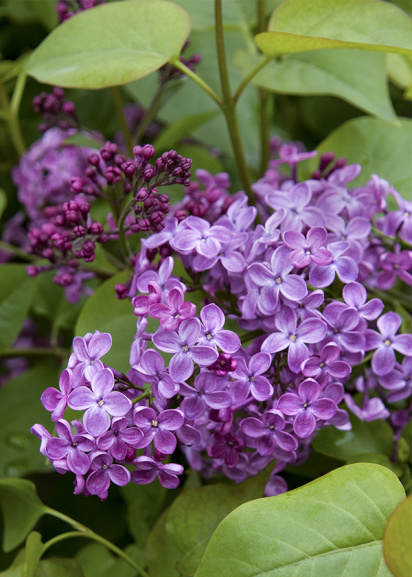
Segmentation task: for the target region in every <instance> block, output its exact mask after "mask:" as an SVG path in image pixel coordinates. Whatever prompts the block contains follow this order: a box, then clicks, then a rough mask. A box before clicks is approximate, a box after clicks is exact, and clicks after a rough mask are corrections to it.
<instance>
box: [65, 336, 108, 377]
mask: <svg viewBox="0 0 412 577" xmlns="http://www.w3.org/2000/svg"><path fill="white" fill-rule="evenodd" d="M111 346H112V336H111V335H110V334H109V333H100V332H99V331H95V332H94V334H93V335H91V337H90V338H89V339H86V337H85V338H83V337H75V338H74V339H73V355H72V356H71V358H70V362H71V364H72V365H73V367H74V369H75V373H76V375H78V374H79V373H81V374H84V376H85V377H86V379H87V380H88V381H90V380H91V379H92V377H93V376H94V375H95V374H96V373H97V372H98V371H100V370H102V369H103V368H104V365H103V363H102V362H101V361H100V358H101V357H102V356H103V355H105V354H106V353H107V352H108V351H109V350H110V347H111ZM76 360H77V363H76Z"/></svg>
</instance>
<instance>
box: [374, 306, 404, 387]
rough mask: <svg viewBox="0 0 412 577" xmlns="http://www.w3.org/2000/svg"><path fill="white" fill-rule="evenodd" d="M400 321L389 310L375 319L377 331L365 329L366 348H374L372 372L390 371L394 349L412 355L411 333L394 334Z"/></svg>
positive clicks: (393, 363)
mask: <svg viewBox="0 0 412 577" xmlns="http://www.w3.org/2000/svg"><path fill="white" fill-rule="evenodd" d="M401 323H402V320H401V317H400V316H399V315H398V314H396V313H394V312H392V311H391V312H389V313H385V314H384V315H382V316H381V317H380V318H379V319H378V320H377V325H378V329H379V331H380V332H379V333H378V332H377V331H374V330H372V329H367V331H366V350H367V351H371V350H373V349H376V350H375V352H374V353H373V357H372V363H371V364H372V369H373V372H374V373H375V374H376V375H378V376H382V375H386V374H388V373H390V372H391V370H392V369H393V368H394V367H395V364H396V356H395V351H398V352H400V353H401V354H402V355H405V356H407V357H410V356H411V355H412V335H411V334H401V335H397V334H396V333H397V332H398V330H399V328H400V326H401Z"/></svg>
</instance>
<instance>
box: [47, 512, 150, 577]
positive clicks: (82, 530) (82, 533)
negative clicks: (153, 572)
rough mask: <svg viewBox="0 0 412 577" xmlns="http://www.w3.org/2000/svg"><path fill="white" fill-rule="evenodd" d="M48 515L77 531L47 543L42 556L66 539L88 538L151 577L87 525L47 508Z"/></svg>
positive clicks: (143, 575) (144, 575) (144, 576)
mask: <svg viewBox="0 0 412 577" xmlns="http://www.w3.org/2000/svg"><path fill="white" fill-rule="evenodd" d="M46 513H47V514H49V515H52V516H53V517H56V519H60V520H61V521H64V522H65V523H67V524H68V525H70V526H71V527H73V529H75V531H69V532H67V533H63V534H62V535H58V536H57V537H54V538H53V539H50V540H49V541H47V542H46V543H45V544H44V547H43V550H42V555H43V553H44V552H45V551H46V550H47V549H49V547H51V546H52V545H54V544H55V543H59V542H60V541H63V540H64V539H70V538H73V537H86V538H88V539H92V540H93V541H97V542H98V543H101V544H102V545H104V546H105V547H107V549H110V550H111V551H113V553H115V554H116V555H117V556H118V557H121V558H122V559H124V560H125V561H126V563H128V564H129V565H130V566H131V567H133V569H134V570H135V571H137V573H138V574H139V575H141V576H142V577H150V575H149V574H148V573H147V572H146V571H145V570H144V569H143V568H142V567H140V566H139V565H137V563H135V562H134V561H133V559H131V558H130V557H129V556H128V555H127V554H126V553H125V552H124V551H123V550H122V549H120V548H119V547H116V545H114V544H113V543H111V542H110V541H108V540H107V539H105V538H104V537H102V536H101V535H99V534H98V533H95V532H94V531H92V530H91V529H89V528H88V527H86V525H82V523H79V522H78V521H76V520H75V519H72V518H71V517H69V516H68V515H65V514H64V513H61V512H60V511H56V510H55V509H51V508H49V507H47V510H46Z"/></svg>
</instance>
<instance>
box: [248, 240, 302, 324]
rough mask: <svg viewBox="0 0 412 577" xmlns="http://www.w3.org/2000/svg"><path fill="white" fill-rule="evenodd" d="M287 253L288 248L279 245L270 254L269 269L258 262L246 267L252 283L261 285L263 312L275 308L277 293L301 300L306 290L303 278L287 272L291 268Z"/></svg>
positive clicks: (268, 312) (277, 298) (272, 310)
mask: <svg viewBox="0 0 412 577" xmlns="http://www.w3.org/2000/svg"><path fill="white" fill-rule="evenodd" d="M289 254H290V251H289V249H288V248H287V247H286V246H281V247H279V248H277V249H276V250H275V251H274V253H273V255H272V258H271V260H270V269H269V268H268V267H267V266H265V265H263V264H260V263H256V264H251V265H250V266H249V268H248V273H249V276H250V278H251V279H252V281H253V283H254V284H255V285H257V286H258V287H261V304H260V308H261V310H262V312H263V313H264V314H270V313H272V312H274V311H275V310H276V308H277V306H278V303H279V294H281V295H283V296H285V297H286V298H289V299H291V300H301V299H303V298H304V297H305V296H306V294H307V292H308V289H307V287H306V283H305V281H304V280H303V278H301V277H299V276H297V275H292V274H288V273H290V271H291V270H292V268H293V265H292V264H291V262H290V258H289Z"/></svg>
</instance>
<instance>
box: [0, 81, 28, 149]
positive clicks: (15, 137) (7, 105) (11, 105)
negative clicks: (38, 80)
mask: <svg viewBox="0 0 412 577" xmlns="http://www.w3.org/2000/svg"><path fill="white" fill-rule="evenodd" d="M25 83H26V75H25V74H20V75H19V76H18V78H17V82H16V86H15V88H14V92H13V95H12V98H11V101H10V102H9V98H8V96H7V92H6V90H5V88H4V85H3V84H2V82H0V103H1V106H2V108H3V113H2V116H3V118H7V122H8V126H9V132H10V136H11V139H12V141H13V145H14V148H15V149H16V152H17V153H18V155H19V156H22V155H23V154H24V153H25V151H26V145H25V142H24V138H23V135H22V132H21V128H20V123H19V119H18V113H19V108H20V102H21V98H22V95H23V91H24V86H25Z"/></svg>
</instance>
